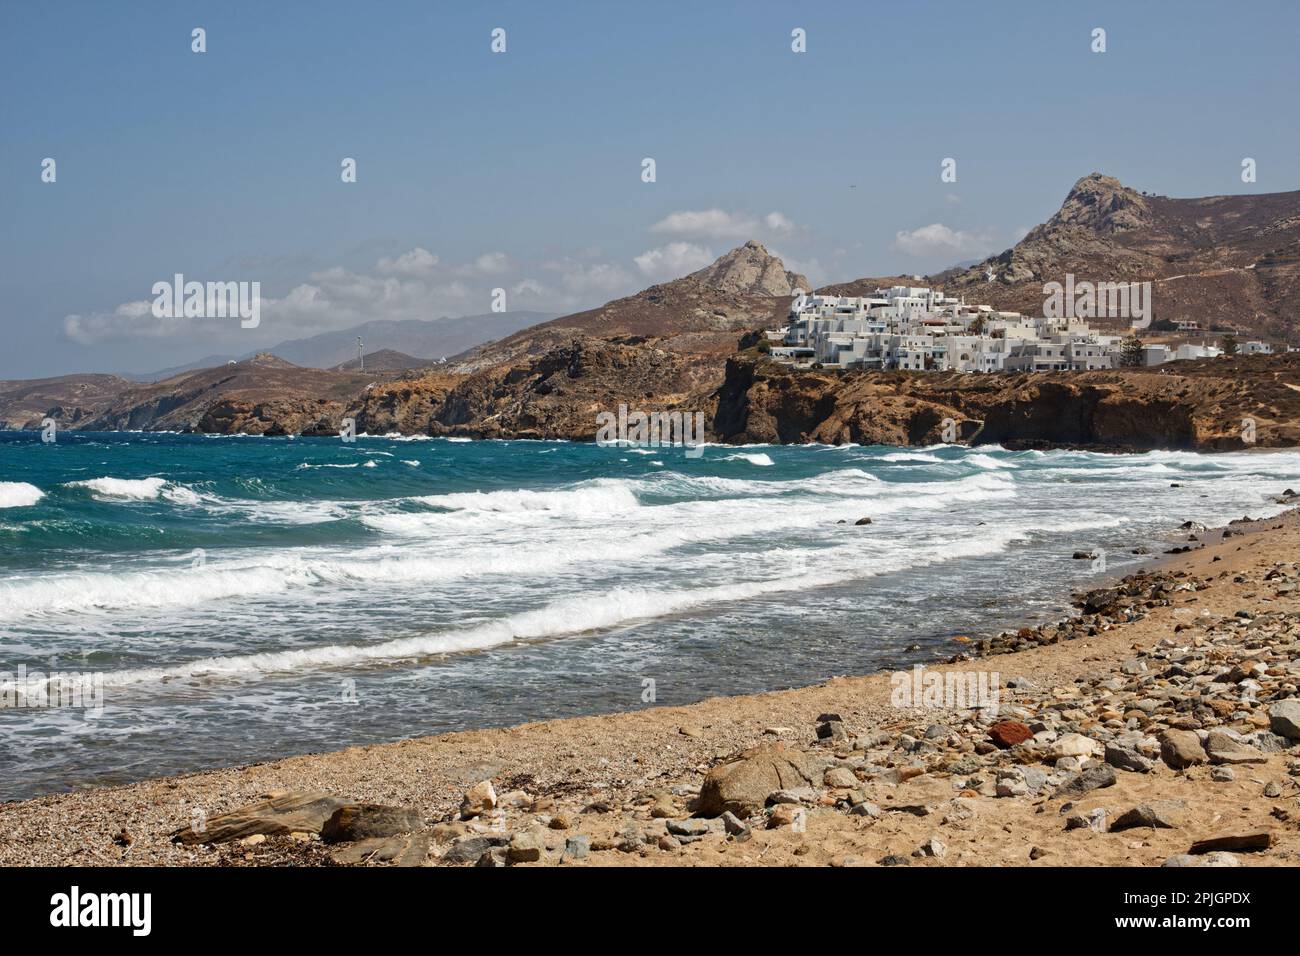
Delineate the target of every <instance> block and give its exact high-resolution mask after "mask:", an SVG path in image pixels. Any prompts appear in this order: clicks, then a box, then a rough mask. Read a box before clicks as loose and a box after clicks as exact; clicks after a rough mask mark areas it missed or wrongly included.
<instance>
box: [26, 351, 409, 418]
mask: <svg viewBox="0 0 1300 956" xmlns="http://www.w3.org/2000/svg"><path fill="white" fill-rule="evenodd" d="M377 375H378V376H383V375H384V373H370V372H366V373H364V374H359V373H356V372H327V371H321V370H320V369H309V368H301V367H299V366H297V365H292V364H290V363H289V362H286V361H284V360H283V359H280V358H277V357H276V356H274V355H270V354H269V353H259V354H258V355H255V356H253V357H252V358H250V359H247V360H245V361H242V362H237V363H231V364H228V365H221V366H218V367H216V368H209V369H197V370H195V371H189V372H182V373H180V374H179V375H174V376H172V377H171V378H168V379H165V380H163V381H161V382H154V383H151V384H139V383H136V382H128V381H126V380H125V379H119V378H116V377H115V376H96V375H81V376H65V377H63V378H60V379H44V380H41V381H39V382H5V383H0V422H5V423H7V425H6V427H10V428H39V427H40V421H41V419H42V418H44V417H47V416H48V417H53V418H54V419H55V420H56V421H58V423H59V425H60V426H61V427H65V428H76V429H78V430H83V431H117V430H137V429H142V430H150V431H167V430H175V431H200V432H218V433H233V432H243V433H247V434H252V435H260V434H284V433H296V432H302V431H308V432H311V431H315V430H319V429H324V430H326V431H330V432H332V431H335V430H336V429H337V428H338V424H337V422H338V420H339V419H341V418H342V416H343V414H344V411H345V409H346V408H348V407H349V406H353V405H355V404H356V400H357V397H358V396H359V395H361V394H362V393H363V391H364V389H365V388H366V387H367V386H368V385H370V384H372V383H374V382H376V381H377V378H376V376H377ZM387 377H388V378H391V377H393V376H392V373H388V375H387ZM47 402H49V404H46V403H47Z"/></svg>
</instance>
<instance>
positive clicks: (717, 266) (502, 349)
mask: <svg viewBox="0 0 1300 956" xmlns="http://www.w3.org/2000/svg"><path fill="white" fill-rule="evenodd" d="M796 288H801V289H809V288H811V286H810V285H809V283H808V280H807V279H806V278H804V277H803V276H801V275H799V274H798V273H795V272H790V271H788V270H787V269H786V268H785V264H784V263H783V262H782V261H781V260H780V258H778V257H777V256H774V255H772V254H771V253H770V252H768V251H767V249H765V248H764V247H763V245H762V243H759V242H755V241H753V240H751V241H749V242H747V243H745V244H744V245H743V246H738V247H737V248H735V249H732V250H731V251H730V252H728V253H726V254H725V255H723V256H720V257H719V258H718V259H717V260H716V261H715V262H713V263H712V264H711V265H708V266H706V267H704V268H703V269H700V270H698V271H696V272H692V273H691V274H690V275H687V276H683V277H682V278H680V279H674V280H672V281H671V282H662V283H659V284H657V285H652V286H650V287H649V288H647V289H643V290H642V291H640V292H637V293H636V294H634V295H630V296H626V297H624V298H622V299H615V300H614V301H612V302H607V303H605V304H604V305H602V306H600V307H599V308H596V309H588V310H587V311H585V312H577V313H575V314H573V315H566V316H562V317H560V318H558V319H553V320H551V321H549V322H543V323H541V324H540V325H535V326H532V327H531V328H527V329H523V330H522V331H519V332H516V333H515V334H514V335H510V336H507V337H506V338H504V339H502V340H501V341H499V342H493V343H491V344H489V345H487V346H483V347H480V348H477V349H471V350H469V351H468V352H466V353H463V354H461V355H456V356H453V357H452V359H451V364H452V366H453V370H455V371H461V372H476V371H481V370H483V369H487V368H491V367H493V366H496V365H501V364H509V363H515V362H522V361H527V360H529V359H531V358H536V357H538V356H541V355H543V354H545V353H546V352H548V351H550V350H551V349H554V348H557V347H561V346H563V345H564V344H565V343H566V342H567V341H568V339H570V338H571V337H572V336H573V335H574V334H575V333H576V334H581V335H590V336H597V337H600V338H606V339H608V338H615V337H622V338H658V339H662V340H663V341H661V342H659V343H658V347H661V348H664V349H667V350H668V351H670V352H676V353H681V354H685V355H691V356H712V357H715V358H717V357H720V356H723V355H725V354H727V353H729V352H731V351H734V349H735V345H736V338H737V335H736V333H737V332H740V331H747V330H751V329H755V328H762V327H772V326H773V325H781V324H784V322H785V317H786V314H787V313H788V312H789V307H790V294H791V292H792V291H793V290H794V289H796ZM718 372H719V373H721V364H719V365H718Z"/></svg>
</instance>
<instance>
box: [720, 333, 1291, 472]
mask: <svg viewBox="0 0 1300 956" xmlns="http://www.w3.org/2000/svg"><path fill="white" fill-rule="evenodd" d="M716 400H717V402H716V408H715V414H714V418H713V427H714V432H715V435H716V436H717V439H718V440H720V441H725V442H739V443H752V442H777V443H789V442H825V443H828V444H841V443H845V442H856V443H859V444H871V443H882V444H891V445H927V444H934V443H937V442H940V441H942V440H943V435H944V428H943V423H944V419H951V420H952V421H953V423H954V425H953V428H955V433H956V435H957V437H958V439H959V440H960V441H963V442H967V443H973V444H980V443H997V444H1002V445H1006V446H1014V447H1047V446H1079V447H1091V448H1098V449H1110V450H1134V449H1154V448H1166V449H1189V450H1193V449H1194V450H1203V451H1204V450H1231V449H1241V448H1245V447H1247V446H1248V445H1249V446H1253V447H1261V448H1267V447H1279V446H1294V445H1297V444H1300V355H1298V354H1294V353H1293V354H1290V355H1279V356H1260V357H1254V358H1238V359H1233V360H1207V361H1203V362H1179V363H1176V364H1175V365H1171V366H1164V367H1155V368H1141V369H1122V370H1117V371H1095V372H1050V373H1033V374H1030V373H1022V374H1002V375H961V374H957V373H940V374H935V373H915V372H841V371H833V370H794V369H789V368H786V367H784V366H780V365H777V364H775V363H773V362H770V361H768V360H766V359H764V358H762V357H758V356H753V355H750V356H739V357H737V358H734V359H732V360H731V361H729V362H728V363H727V372H726V380H725V381H724V382H723V385H722V387H721V388H720V389H718V391H717V393H716ZM1247 419H1249V420H1250V421H1251V422H1253V423H1254V442H1249V441H1247V440H1246V439H1245V438H1244V436H1245V435H1246V430H1245V429H1244V428H1243V421H1245V420H1247Z"/></svg>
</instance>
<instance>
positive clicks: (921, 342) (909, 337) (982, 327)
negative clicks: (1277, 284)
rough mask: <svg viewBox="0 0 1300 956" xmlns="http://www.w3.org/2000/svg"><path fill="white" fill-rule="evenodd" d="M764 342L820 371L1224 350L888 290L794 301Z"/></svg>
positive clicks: (1101, 360)
mask: <svg viewBox="0 0 1300 956" xmlns="http://www.w3.org/2000/svg"><path fill="white" fill-rule="evenodd" d="M766 337H767V340H768V348H769V349H770V354H771V356H772V358H773V359H775V360H777V361H779V362H782V363H785V364H788V365H794V366H801V367H807V366H814V365H815V366H819V367H823V368H865V369H905V370H914V371H922V370H933V371H957V372H1001V371H1010V372H1047V371H1087V370H1089V369H1109V368H1118V367H1120V366H1122V365H1161V364H1163V363H1165V362H1171V361H1176V360H1180V359H1200V358H1216V357H1219V356H1221V355H1223V354H1224V350H1223V348H1221V347H1219V346H1214V345H1210V344H1208V343H1206V344H1196V343H1192V342H1185V343H1182V344H1147V343H1141V342H1139V341H1138V340H1136V339H1133V338H1131V337H1130V336H1125V335H1118V334H1104V333H1102V332H1100V331H1098V330H1097V329H1094V328H1092V327H1090V326H1089V324H1088V322H1087V321H1086V320H1084V319H1081V318H1076V317H1060V318H1051V317H1031V316H1026V315H1022V314H1021V313H1019V312H1001V311H998V310H996V309H994V308H992V307H991V306H987V305H967V304H966V302H965V300H964V298H954V297H952V296H946V295H944V294H943V292H942V291H940V290H938V289H931V288H927V287H913V286H891V287H890V288H888V289H878V290H876V291H875V292H874V293H873V294H872V295H869V296H827V295H806V296H796V297H795V299H794V302H793V305H792V308H791V312H790V318H789V324H788V325H786V326H785V327H784V328H781V329H775V330H771V331H768V332H767V333H766ZM778 343H779V344H778ZM1233 344H1234V345H1235V343H1233ZM1239 350H1240V352H1242V353H1243V354H1268V353H1270V352H1271V351H1272V348H1271V346H1269V345H1268V344H1267V343H1264V342H1244V343H1241V345H1240V346H1239Z"/></svg>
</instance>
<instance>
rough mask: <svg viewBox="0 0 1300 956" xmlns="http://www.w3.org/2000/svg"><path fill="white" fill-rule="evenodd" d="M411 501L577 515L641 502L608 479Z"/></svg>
mask: <svg viewBox="0 0 1300 956" xmlns="http://www.w3.org/2000/svg"><path fill="white" fill-rule="evenodd" d="M411 500H412V501H416V502H419V503H421V504H426V505H431V506H433V507H436V508H448V509H453V510H457V511H461V510H464V511H493V512H519V511H523V512H527V511H547V512H554V513H561V514H578V515H583V514H592V513H595V514H603V515H610V514H615V513H618V512H622V511H630V510H632V509H634V508H637V507H639V505H640V502H638V501H637V498H636V495H635V494H634V493H633V491H632V489H631V488H630V487H629V486H628V485H627V484H626V483H625V482H622V481H619V480H617V479H609V478H597V479H595V480H593V481H587V482H582V483H581V484H579V485H575V486H572V487H570V488H565V489H558V490H555V491H531V490H528V489H517V490H509V491H470V492H453V493H452V494H447V495H423V496H420V497H417V498H412V499H411Z"/></svg>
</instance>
